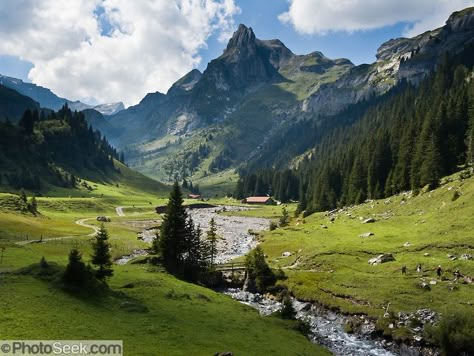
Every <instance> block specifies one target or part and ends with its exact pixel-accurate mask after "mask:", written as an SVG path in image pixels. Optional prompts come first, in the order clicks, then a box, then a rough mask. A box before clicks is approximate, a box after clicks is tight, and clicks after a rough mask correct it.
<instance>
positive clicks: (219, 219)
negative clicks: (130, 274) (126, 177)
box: [116, 206, 419, 356]
mask: <svg viewBox="0 0 474 356" xmlns="http://www.w3.org/2000/svg"><path fill="white" fill-rule="evenodd" d="M246 209H249V208H245V207H237V206H225V207H223V206H220V207H217V208H201V209H190V210H188V213H189V214H190V216H191V217H192V219H193V220H194V223H195V224H196V225H200V227H201V229H202V230H203V232H204V234H205V232H206V231H207V230H208V228H209V221H210V220H211V218H214V220H215V222H216V226H217V233H218V235H219V236H220V237H221V239H220V240H219V244H218V256H217V261H218V263H222V262H227V261H229V260H232V259H234V258H236V257H241V256H243V255H245V254H246V253H247V252H249V251H250V250H251V249H252V248H254V247H255V246H256V245H257V241H256V240H255V235H254V234H253V233H252V232H258V231H262V230H267V229H268V228H269V224H270V220H269V219H264V218H253V217H243V216H228V215H222V214H219V213H220V212H223V211H227V212H232V211H242V210H246ZM139 235H140V236H141V237H142V238H143V240H145V241H147V242H150V243H151V241H152V237H153V236H154V230H153V227H151V226H148V227H147V228H145V229H144V230H143V232H142V233H140V234H139ZM146 253H147V252H146V251H145V250H136V251H134V253H133V254H131V255H129V256H123V257H121V258H120V259H118V260H117V261H116V263H117V264H126V263H128V262H129V261H130V260H132V259H134V258H136V257H139V256H143V255H145V254H146ZM223 293H225V294H227V295H229V296H230V297H232V298H233V299H235V300H237V301H239V302H241V303H243V304H246V305H248V306H250V307H252V308H255V309H257V310H258V311H259V312H260V313H261V314H262V315H270V314H272V313H274V312H277V311H279V310H280V309H281V308H282V304H281V303H280V302H278V301H276V300H274V299H270V298H266V297H265V296H262V295H260V294H258V293H255V294H253V293H249V292H246V291H242V290H241V289H237V288H229V289H226V290H224V291H223ZM292 303H293V307H294V309H295V311H296V312H297V314H296V318H297V319H300V320H304V321H306V322H307V323H308V324H309V325H310V328H311V333H310V335H309V337H310V338H311V340H312V341H314V342H315V343H318V344H320V345H323V346H326V347H327V348H328V349H329V350H330V351H331V352H333V353H334V354H335V355H340V356H349V355H350V356H353V355H354V356H356V355H357V356H359V355H364V356H366V355H367V356H371V355H372V356H393V355H397V354H403V355H410V356H413V355H418V354H419V353H418V352H417V351H416V350H412V349H410V348H408V347H407V348H405V352H399V350H398V349H396V351H392V349H394V350H395V347H394V346H395V345H391V344H390V343H389V344H387V343H385V344H383V342H382V341H377V340H373V339H371V338H370V337H369V335H370V333H371V332H372V331H373V328H374V326H373V323H372V322H371V321H370V320H365V321H364V325H363V326H362V329H363V332H362V333H361V334H348V333H346V332H345V331H344V324H345V323H346V322H347V320H348V317H346V316H342V315H339V314H336V313H333V312H331V311H328V310H325V309H323V308H319V307H317V306H316V305H314V304H311V303H305V302H300V301H298V300H296V299H292Z"/></svg>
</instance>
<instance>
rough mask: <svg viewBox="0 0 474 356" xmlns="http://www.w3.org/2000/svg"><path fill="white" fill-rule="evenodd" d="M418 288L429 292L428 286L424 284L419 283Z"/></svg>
mask: <svg viewBox="0 0 474 356" xmlns="http://www.w3.org/2000/svg"><path fill="white" fill-rule="evenodd" d="M419 287H420V288H421V289H424V290H431V287H430V285H429V284H428V283H426V282H421V283H420V284H419Z"/></svg>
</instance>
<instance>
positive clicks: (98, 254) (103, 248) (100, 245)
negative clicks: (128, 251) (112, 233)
mask: <svg viewBox="0 0 474 356" xmlns="http://www.w3.org/2000/svg"><path fill="white" fill-rule="evenodd" d="M108 240H109V234H108V233H107V230H106V229H105V227H104V224H102V225H101V226H100V228H99V231H98V232H97V234H96V235H95V241H94V243H93V244H92V250H93V254H92V264H93V265H95V266H96V267H97V271H96V277H97V279H99V280H101V281H104V280H105V279H106V278H107V277H111V276H112V275H113V269H112V256H111V254H110V244H109V242H108Z"/></svg>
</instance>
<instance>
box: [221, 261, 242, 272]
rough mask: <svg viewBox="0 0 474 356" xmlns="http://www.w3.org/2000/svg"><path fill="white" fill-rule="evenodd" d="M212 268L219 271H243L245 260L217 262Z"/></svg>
mask: <svg viewBox="0 0 474 356" xmlns="http://www.w3.org/2000/svg"><path fill="white" fill-rule="evenodd" d="M214 268H215V270H216V271H221V272H237V271H245V262H226V263H219V264H216V265H215V266H214Z"/></svg>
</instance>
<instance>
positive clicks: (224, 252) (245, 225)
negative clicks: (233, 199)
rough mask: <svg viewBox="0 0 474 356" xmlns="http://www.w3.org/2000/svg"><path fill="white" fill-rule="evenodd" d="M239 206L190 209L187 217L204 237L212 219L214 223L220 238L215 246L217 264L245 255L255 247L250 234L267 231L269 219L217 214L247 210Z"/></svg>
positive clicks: (255, 243) (253, 238) (255, 242)
mask: <svg viewBox="0 0 474 356" xmlns="http://www.w3.org/2000/svg"><path fill="white" fill-rule="evenodd" d="M249 209H250V208H246V207H240V206H219V207H217V208H204V209H190V210H188V213H189V215H190V216H191V217H192V219H193V221H194V223H195V224H196V225H200V226H201V229H202V230H203V233H204V236H203V237H205V233H206V231H207V230H208V229H209V222H210V221H211V219H212V218H214V221H215V223H216V227H217V235H218V236H219V237H220V239H219V241H218V244H217V251H218V254H217V258H216V262H217V263H223V262H227V261H230V260H232V259H234V258H237V257H240V256H243V255H245V254H246V253H247V252H249V251H250V250H251V249H253V248H254V247H255V246H257V241H255V236H254V235H253V234H252V232H257V231H263V230H268V229H269V227H270V219H265V218H254V217H245V216H228V215H222V214H219V212H223V211H226V212H236V211H243V210H249Z"/></svg>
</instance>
